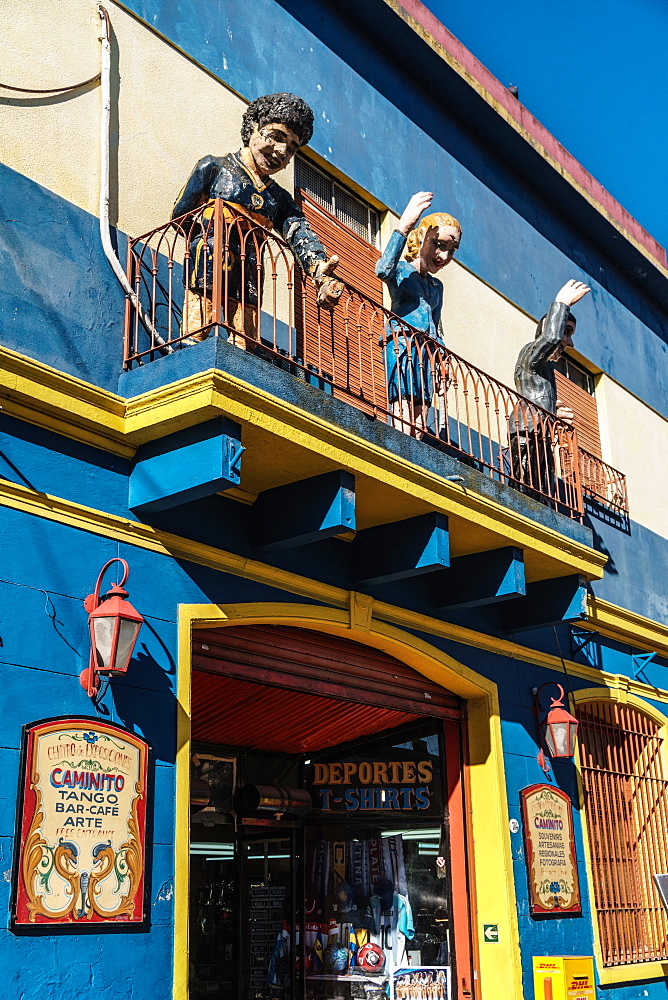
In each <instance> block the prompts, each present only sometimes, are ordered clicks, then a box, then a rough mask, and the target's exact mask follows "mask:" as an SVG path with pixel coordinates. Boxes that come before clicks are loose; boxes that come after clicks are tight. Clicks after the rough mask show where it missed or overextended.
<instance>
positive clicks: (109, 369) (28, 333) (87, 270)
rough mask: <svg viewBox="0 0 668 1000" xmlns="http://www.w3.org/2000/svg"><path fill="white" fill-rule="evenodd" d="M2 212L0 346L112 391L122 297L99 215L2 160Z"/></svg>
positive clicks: (119, 354)
mask: <svg viewBox="0 0 668 1000" xmlns="http://www.w3.org/2000/svg"><path fill="white" fill-rule="evenodd" d="M0 213H1V216H0V217H1V218H2V220H3V222H2V226H1V227H0V344H2V346H4V347H10V348H12V350H14V351H20V352H21V353H22V354H27V355H28V356H29V357H32V358H36V359H38V360H39V361H43V362H45V363H46V364H48V365H52V366H53V367H54V368H57V369H59V370H60V371H64V372H68V373H69V374H71V375H76V376H78V377H79V378H82V379H85V380H86V381H87V382H93V383H95V384H96V385H100V386H102V387H103V388H105V389H114V390H115V388H116V385H117V382H118V373H119V371H120V368H121V365H122V360H123V316H124V307H123V304H124V300H125V297H124V294H123V292H122V290H121V288H120V285H119V284H118V281H117V280H116V278H115V277H114V274H113V272H112V270H111V267H110V266H109V263H108V261H107V259H106V257H105V256H104V253H103V250H102V244H101V242H100V233H99V223H98V220H97V219H96V218H95V216H93V215H90V214H89V213H88V212H84V211H83V210H82V209H79V208H76V207H75V206H74V205H72V204H71V203H70V202H68V201H65V200H64V199H63V198H60V197H58V196H57V195H55V194H53V193H52V192H51V191H48V190H47V189H46V188H44V187H41V186H40V185H39V184H35V183H34V182H33V181H31V180H29V179H28V178H27V177H24V176H23V175H22V174H19V173H17V172H16V171H14V170H11V169H10V168H9V167H6V166H4V165H2V164H0ZM119 249H120V253H121V257H122V259H124V254H125V246H124V245H123V246H121V247H120V248H119Z"/></svg>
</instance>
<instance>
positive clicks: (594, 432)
mask: <svg viewBox="0 0 668 1000" xmlns="http://www.w3.org/2000/svg"><path fill="white" fill-rule="evenodd" d="M554 378H555V383H556V389H557V399H558V400H559V401H560V402H561V403H563V405H564V406H569V407H570V408H571V410H572V411H573V423H574V425H575V429H576V431H577V434H578V443H579V445H580V447H581V448H584V449H585V450H586V451H588V452H590V453H591V454H592V455H596V457H597V458H601V457H602V456H601V435H600V432H599V428H598V410H597V409H596V396H595V395H594V376H593V375H592V374H591V372H588V371H587V369H586V368H583V367H582V365H579V364H578V363H577V362H576V361H573V359H572V358H570V357H568V355H567V354H563V355H562V356H561V358H560V359H559V361H558V362H557V364H556V371H555V373H554Z"/></svg>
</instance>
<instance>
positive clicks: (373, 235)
mask: <svg viewBox="0 0 668 1000" xmlns="http://www.w3.org/2000/svg"><path fill="white" fill-rule="evenodd" d="M295 187H297V188H301V190H302V191H304V192H305V193H306V194H307V195H309V197H311V198H313V200H314V201H316V202H317V203H318V204H319V205H322V207H323V208H326V209H327V211H328V212H331V214H332V215H333V216H334V217H335V218H336V219H338V220H339V221H340V222H343V224H344V225H346V226H348V228H349V229H352V231H353V232H354V233H357V235H358V236H361V237H362V239H363V240H366V241H367V242H368V243H370V244H371V245H372V246H374V247H377V246H378V233H379V231H380V217H379V214H378V212H377V211H376V210H375V208H371V206H370V205H368V204H367V203H366V202H365V201H364V200H363V199H362V198H358V197H357V195H354V194H353V193H352V192H351V191H348V190H347V189H346V188H344V187H342V186H341V185H340V184H337V183H336V182H335V181H333V180H332V179H331V177H328V176H327V174H326V173H324V172H323V171H322V170H318V168H317V167H314V166H313V164H312V163H310V162H309V161H308V160H305V159H303V158H302V157H297V159H296V160H295Z"/></svg>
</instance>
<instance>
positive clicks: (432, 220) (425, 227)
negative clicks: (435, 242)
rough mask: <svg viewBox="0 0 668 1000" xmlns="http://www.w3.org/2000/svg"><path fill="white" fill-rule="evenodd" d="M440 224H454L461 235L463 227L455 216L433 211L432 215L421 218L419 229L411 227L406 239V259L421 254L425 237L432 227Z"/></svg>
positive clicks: (411, 258) (412, 258) (413, 258)
mask: <svg viewBox="0 0 668 1000" xmlns="http://www.w3.org/2000/svg"><path fill="white" fill-rule="evenodd" d="M438 226H452V227H453V228H454V229H458V230H459V233H460V235H461V232H462V227H461V226H460V225H459V223H458V222H457V220H456V219H455V218H454V216H452V215H448V213H447V212H432V214H431V215H425V217H424V219H421V220H420V225H419V226H418V227H417V229H411V231H410V233H409V234H408V239H407V240H406V260H415V258H416V257H419V256H420V247H421V246H422V241H423V239H424V238H425V236H426V235H427V233H428V232H429V230H430V229H433V228H434V227H438Z"/></svg>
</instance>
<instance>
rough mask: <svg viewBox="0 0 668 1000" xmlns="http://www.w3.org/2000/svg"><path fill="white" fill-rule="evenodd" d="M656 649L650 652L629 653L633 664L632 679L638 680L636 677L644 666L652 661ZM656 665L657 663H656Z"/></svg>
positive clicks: (655, 654)
mask: <svg viewBox="0 0 668 1000" xmlns="http://www.w3.org/2000/svg"><path fill="white" fill-rule="evenodd" d="M657 655H658V654H657V652H656V650H655V651H653V652H652V653H633V654H632V655H631V663H632V664H633V679H634V681H637V680H638V677H639V676H640V674H641V673H642V672H643V670H644V669H645V667H646V666H648V664H650V663H651V662H652V660H653V659H654V657H655V656H657ZM657 665H658V664H657Z"/></svg>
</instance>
